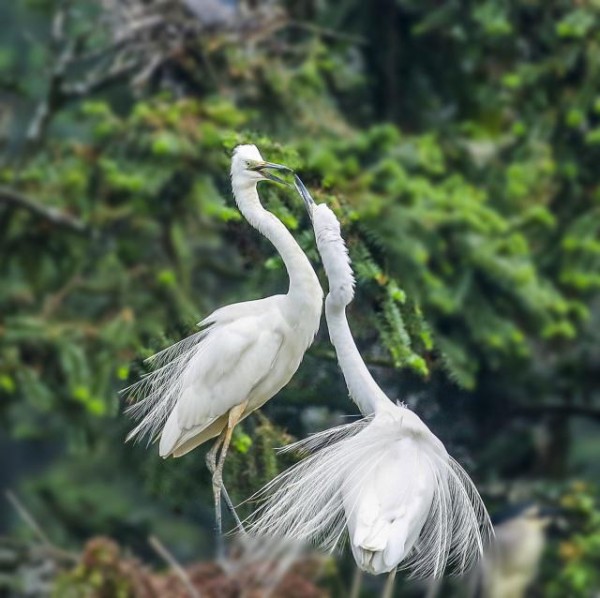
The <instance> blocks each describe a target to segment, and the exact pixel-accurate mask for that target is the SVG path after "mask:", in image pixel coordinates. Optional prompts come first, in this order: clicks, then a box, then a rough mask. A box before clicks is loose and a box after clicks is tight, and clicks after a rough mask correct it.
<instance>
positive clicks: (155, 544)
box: [148, 536, 200, 598]
mask: <svg viewBox="0 0 600 598" xmlns="http://www.w3.org/2000/svg"><path fill="white" fill-rule="evenodd" d="M148 544H150V546H151V547H152V549H153V550H154V551H155V552H156V554H158V555H159V556H160V557H161V558H162V559H163V560H164V561H165V562H166V563H167V565H169V567H171V569H172V570H173V572H174V573H175V575H177V577H178V578H179V580H180V581H181V583H182V584H183V585H184V586H185V588H186V590H187V591H188V592H189V594H190V596H191V597H192V598H200V592H198V590H197V589H196V588H195V587H194V586H193V585H192V582H191V580H190V578H189V575H188V574H187V573H186V571H185V569H184V568H183V567H182V566H181V565H180V564H179V563H178V562H177V560H176V559H175V557H174V556H173V555H172V554H171V553H170V552H169V551H168V550H167V549H166V547H165V545H164V544H163V543H162V542H161V541H160V540H159V539H158V538H157V537H156V536H150V537H149V538H148Z"/></svg>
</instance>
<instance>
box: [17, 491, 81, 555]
mask: <svg viewBox="0 0 600 598" xmlns="http://www.w3.org/2000/svg"><path fill="white" fill-rule="evenodd" d="M5 495H6V500H8V502H9V503H10V504H11V505H12V507H13V508H14V509H15V511H16V512H17V513H18V514H19V517H21V519H22V520H23V521H24V522H25V523H26V524H27V525H28V526H29V528H30V529H31V530H32V531H33V533H34V534H35V535H36V536H37V537H38V539H39V540H41V542H42V544H43V545H44V546H43V548H44V549H45V550H46V551H48V552H49V553H51V554H54V555H55V556H57V557H59V558H62V559H66V560H69V561H78V560H79V557H78V556H77V555H75V554H72V553H70V552H67V551H66V550H63V549H62V548H59V547H58V546H55V545H54V544H52V542H51V541H50V538H48V536H47V535H46V533H45V532H44V530H43V529H42V528H41V527H40V525H39V523H38V522H37V521H36V520H35V519H34V517H33V515H32V514H31V513H30V512H29V511H28V510H27V509H26V508H25V505H23V503H22V502H21V501H20V500H19V499H18V498H17V497H16V495H15V494H14V493H13V492H11V491H10V490H7V491H6V493H5Z"/></svg>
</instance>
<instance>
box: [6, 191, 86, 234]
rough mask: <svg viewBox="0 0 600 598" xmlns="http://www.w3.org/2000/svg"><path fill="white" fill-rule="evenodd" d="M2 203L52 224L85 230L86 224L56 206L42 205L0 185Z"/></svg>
mask: <svg viewBox="0 0 600 598" xmlns="http://www.w3.org/2000/svg"><path fill="white" fill-rule="evenodd" d="M3 203H4V204H6V205H8V206H10V207H14V208H21V209H23V210H26V211H28V212H29V213H31V214H33V215H34V216H37V217H38V218H41V219H42V220H45V221H46V222H50V223H51V224H53V225H54V226H59V227H61V228H68V229H70V230H72V231H75V232H78V233H82V232H85V231H86V230H87V225H86V224H85V223H84V222H83V221H82V220H79V219H78V218H76V217H75V216H71V215H70V214H67V213H66V212H62V211H60V210H58V209H56V208H52V207H48V206H44V205H42V204H40V203H38V202H36V201H34V200H33V199H30V198H29V197H26V196H25V195H22V194H21V193H19V192H18V191H16V190H15V189H9V188H8V187H0V205H1V204H3Z"/></svg>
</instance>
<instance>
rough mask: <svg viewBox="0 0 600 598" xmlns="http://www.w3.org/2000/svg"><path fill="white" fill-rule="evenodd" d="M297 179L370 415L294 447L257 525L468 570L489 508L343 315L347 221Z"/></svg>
mask: <svg viewBox="0 0 600 598" xmlns="http://www.w3.org/2000/svg"><path fill="white" fill-rule="evenodd" d="M296 185H297V187H298V190H299V192H300V194H301V195H302V197H303V199H304V201H305V203H306V207H307V209H308V212H309V214H310V216H311V219H312V222H313V227H314V231H315V237H316V241H317V246H318V250H319V253H320V255H321V259H322V261H323V265H324V267H325V272H326V274H327V278H328V280H329V294H328V295H327V298H326V300H325V314H326V319H327V325H328V328H329V335H330V338H331V341H332V343H333V345H334V347H335V351H336V354H337V358H338V361H339V364H340V367H341V369H342V372H343V374H344V378H345V380H346V384H347V386H348V390H349V392H350V396H351V397H352V399H353V400H354V401H355V402H356V404H357V405H358V407H359V408H360V410H361V411H362V413H363V414H365V415H367V416H368V417H366V418H364V419H362V420H361V421H359V422H357V423H353V424H349V425H346V426H340V427H338V428H334V429H333V430H327V431H325V432H321V433H320V434H316V435H315V436H312V437H310V438H308V439H307V440H304V441H301V442H298V443H296V444H295V445H292V446H291V447H287V448H286V450H293V449H298V448H299V449H302V450H304V451H307V452H308V453H310V455H309V456H308V457H306V458H305V459H304V460H302V461H301V462H300V463H298V464H297V465H295V466H294V467H292V468H290V469H289V470H287V471H285V472H283V473H282V474H280V475H279V476H278V477H277V478H275V480H273V481H272V482H271V483H270V484H268V485H267V486H266V487H265V489H264V490H263V491H261V493H259V496H263V498H265V497H266V498H265V502H264V503H263V504H262V506H261V507H260V508H259V509H258V511H257V513H256V514H255V517H254V518H253V519H252V524H251V525H252V531H253V532H254V533H255V534H257V535H259V536H266V537H270V538H275V539H288V540H292V541H300V542H306V541H312V542H315V543H317V544H318V545H320V546H321V547H324V548H326V549H333V548H335V547H336V546H337V545H338V543H339V541H340V540H341V538H342V537H343V535H344V531H345V529H347V530H348V535H349V540H350V545H351V547H352V553H353V555H354V558H355V560H356V563H357V565H358V566H359V567H360V568H361V569H362V570H364V571H367V572H369V573H373V574H381V573H386V572H391V574H392V575H393V574H394V573H395V571H396V569H397V568H398V567H402V568H405V569H408V570H409V571H410V572H411V573H412V574H413V576H419V577H421V576H423V577H430V576H439V575H441V574H442V573H443V571H444V570H445V568H446V565H447V564H451V565H454V566H455V567H456V568H457V569H459V570H464V569H466V568H467V567H468V566H469V565H470V564H471V563H472V561H473V560H474V559H475V558H476V557H478V555H480V554H481V552H482V549H483V545H484V536H486V535H488V534H489V533H490V530H491V528H490V524H489V519H488V516H487V512H486V510H485V507H484V505H483V503H482V501H481V498H480V497H479V494H478V493H477V490H476V489H475V487H474V485H473V483H472V482H471V480H470V479H469V477H468V476H467V474H466V473H465V472H464V470H463V469H462V468H461V467H460V466H459V465H458V464H457V463H456V462H455V461H454V460H453V459H452V458H451V457H450V456H449V455H448V453H447V451H446V449H445V447H444V445H443V444H442V442H441V441H440V440H439V439H438V438H437V437H436V436H435V435H434V434H433V433H432V432H431V430H429V428H428V427H427V426H426V425H425V424H424V423H423V421H421V419H420V418H419V417H418V416H417V415H416V414H415V413H413V412H412V411H411V410H410V409H408V408H407V407H405V406H404V405H400V404H394V403H393V402H392V401H391V400H390V399H389V398H388V397H387V396H386V395H385V393H384V392H383V390H381V388H380V387H379V386H378V384H377V383H376V382H375V380H374V379H373V377H372V376H371V374H370V373H369V370H368V369H367V367H366V365H365V363H364V361H363V360H362V358H361V356H360V353H359V352H358V349H357V347H356V345H355V343H354V339H353V337H352V333H351V331H350V328H349V326H348V321H347V319H346V313H345V308H346V306H347V305H348V304H349V303H350V302H351V301H352V298H353V296H354V277H353V273H352V268H351V266H350V261H349V258H348V252H347V249H346V246H345V243H344V240H343V239H342V237H341V234H340V224H339V222H338V220H337V218H336V217H335V215H334V214H333V212H332V211H331V210H330V209H329V208H328V207H327V206H326V205H324V204H319V205H317V204H315V203H314V201H313V200H312V198H311V197H310V195H309V194H308V191H306V188H305V187H304V185H302V182H301V181H300V180H299V179H298V178H297V180H296ZM390 587H391V586H390Z"/></svg>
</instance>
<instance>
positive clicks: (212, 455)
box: [206, 434, 246, 534]
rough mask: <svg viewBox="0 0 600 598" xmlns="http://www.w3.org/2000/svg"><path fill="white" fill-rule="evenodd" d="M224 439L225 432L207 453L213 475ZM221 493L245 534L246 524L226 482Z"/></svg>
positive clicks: (239, 528) (237, 525)
mask: <svg viewBox="0 0 600 598" xmlns="http://www.w3.org/2000/svg"><path fill="white" fill-rule="evenodd" d="M223 440H224V435H223V434H221V435H219V437H218V438H217V440H216V441H215V443H214V445H213V446H212V447H211V449H210V450H209V451H208V453H207V454H206V467H208V471H210V475H211V476H213V475H214V474H215V470H216V469H217V454H218V452H219V447H220V446H221V445H222V444H223ZM221 493H222V495H223V498H224V499H225V504H226V505H227V508H228V509H229V511H230V513H231V515H232V516H233V519H234V521H235V525H236V527H237V529H238V531H239V532H240V533H242V534H245V533H246V530H245V529H244V525H243V524H242V522H241V520H240V518H239V517H238V514H237V512H236V510H235V507H234V505H233V502H232V500H231V497H230V496H229V492H227V488H225V485H224V484H221Z"/></svg>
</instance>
